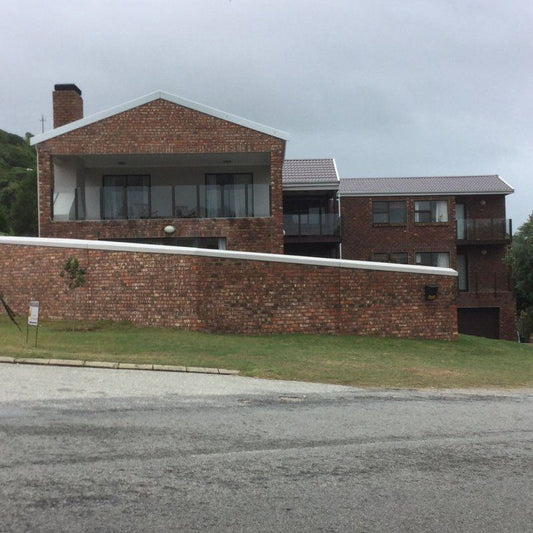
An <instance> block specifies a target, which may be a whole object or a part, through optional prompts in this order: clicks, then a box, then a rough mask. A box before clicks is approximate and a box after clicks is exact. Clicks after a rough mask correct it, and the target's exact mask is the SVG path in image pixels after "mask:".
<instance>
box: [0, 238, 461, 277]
mask: <svg viewBox="0 0 533 533" xmlns="http://www.w3.org/2000/svg"><path fill="white" fill-rule="evenodd" d="M2 244H11V245H18V246H44V247H51V248H78V249H82V250H106V251H109V252H136V253H148V254H169V255H192V256H201V257H217V258H220V259H240V260H248V261H271V262H275V263H296V264H300V265H311V266H319V267H337V268H349V269H355V270H382V271H386V272H406V273H409V274H430V275H435V276H457V272H456V271H455V270H453V269H451V268H440V267H427V266H419V265H403V264H402V265H399V264H392V263H378V262H373V261H351V260H347V259H326V258H324V259H323V258H317V257H303V256H299V255H283V254H262V253H256V252H239V251H233V250H208V249H206V248H189V247H181V246H165V245H161V244H141V243H133V242H132V243H126V242H111V241H95V240H83V239H56V238H43V237H0V245H2Z"/></svg>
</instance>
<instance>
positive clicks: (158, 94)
mask: <svg viewBox="0 0 533 533" xmlns="http://www.w3.org/2000/svg"><path fill="white" fill-rule="evenodd" d="M159 99H162V100H167V101H169V102H172V103H174V104H177V105H181V106H183V107H187V108H189V109H193V110H195V111H199V112H200V113H205V114H206V115H210V116H213V117H217V118H220V119H222V120H227V121H228V122H232V123H234V124H238V125H240V126H244V127H245V128H249V129H251V130H255V131H259V132H260V133H264V134H266V135H270V136H272V137H276V138H278V139H283V140H285V141H287V140H289V134H288V133H286V132H284V131H281V130H277V129H274V128H270V127H269V126H264V125H263V124H259V123H257V122H253V121H251V120H248V119H245V118H241V117H238V116H236V115H231V114H230V113H226V112H225V111H220V110H219V109H215V108H214V107H209V106H206V105H203V104H200V103H198V102H193V101H192V100H187V99H185V98H181V97H180V96H176V95H173V94H169V93H166V92H164V91H154V92H153V93H150V94H146V95H144V96H141V97H139V98H135V99H134V100H130V101H129V102H125V103H123V104H120V105H117V106H115V107H111V108H109V109H106V110H104V111H100V112H98V113H94V114H93V115H89V116H87V117H84V118H81V119H80V120H76V121H74V122H70V123H69V124H65V125H64V126H60V127H59V128H55V129H53V130H50V131H47V132H46V133H41V134H39V135H34V136H33V137H32V138H31V139H30V144H31V145H32V146H33V145H35V144H39V143H42V142H44V141H47V140H48V139H52V138H54V137H57V136H58V135H63V134H65V133H68V132H70V131H73V130H76V129H78V128H83V127H84V126H88V125H89V124H93V123H95V122H98V121H99V120H104V119H106V118H109V117H112V116H113V115H117V114H118V113H123V112H124V111H129V110H130V109H133V108H135V107H138V106H141V105H144V104H147V103H149V102H153V101H154V100H159Z"/></svg>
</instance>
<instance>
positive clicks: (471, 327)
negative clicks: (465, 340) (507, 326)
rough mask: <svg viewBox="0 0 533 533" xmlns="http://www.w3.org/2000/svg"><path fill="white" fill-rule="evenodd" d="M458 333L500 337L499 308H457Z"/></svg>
mask: <svg viewBox="0 0 533 533" xmlns="http://www.w3.org/2000/svg"><path fill="white" fill-rule="evenodd" d="M457 326H458V329H459V333H464V334H465V335H476V336H478V337H488V338H489V339H499V338H500V309H499V308H498V307H477V308H475V307H474V308H473V307H468V308H460V309H457Z"/></svg>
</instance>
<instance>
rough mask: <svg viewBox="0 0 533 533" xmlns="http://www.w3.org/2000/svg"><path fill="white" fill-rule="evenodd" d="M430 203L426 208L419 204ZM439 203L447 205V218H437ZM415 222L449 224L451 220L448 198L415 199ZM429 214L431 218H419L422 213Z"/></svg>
mask: <svg viewBox="0 0 533 533" xmlns="http://www.w3.org/2000/svg"><path fill="white" fill-rule="evenodd" d="M422 203H424V204H429V205H428V207H427V208H426V209H422V208H421V207H419V204H422ZM438 204H445V205H446V220H437V218H438V216H437V212H438V207H437V205H438ZM414 214H415V224H448V223H449V222H450V205H449V202H448V200H415V205H414ZM421 214H423V215H427V217H428V219H429V220H417V219H419V218H420V215H421Z"/></svg>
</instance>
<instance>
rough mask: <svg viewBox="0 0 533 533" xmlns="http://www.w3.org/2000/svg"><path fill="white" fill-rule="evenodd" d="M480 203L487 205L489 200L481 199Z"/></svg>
mask: <svg viewBox="0 0 533 533" xmlns="http://www.w3.org/2000/svg"><path fill="white" fill-rule="evenodd" d="M479 203H480V204H481V205H486V204H487V201H486V200H480V201H479Z"/></svg>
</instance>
